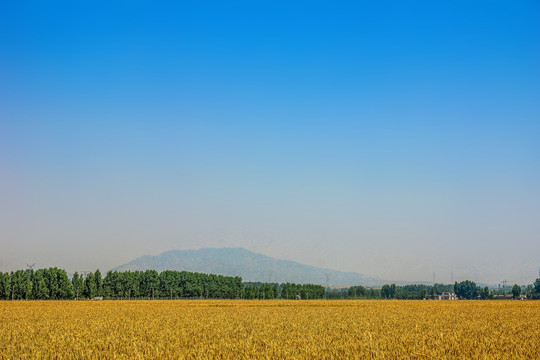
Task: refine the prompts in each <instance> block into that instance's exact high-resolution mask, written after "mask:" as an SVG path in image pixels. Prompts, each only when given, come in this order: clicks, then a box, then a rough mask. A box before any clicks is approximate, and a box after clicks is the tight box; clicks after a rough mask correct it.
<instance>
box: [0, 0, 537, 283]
mask: <svg viewBox="0 0 540 360" xmlns="http://www.w3.org/2000/svg"><path fill="white" fill-rule="evenodd" d="M539 185H540V3H539V2H538V1H326V2H319V1H305V2H298V1H246V2H236V1H229V2H225V1H217V2H210V1H177V2H171V3H158V2H155V1H152V2H141V1H118V2H111V1H107V2H103V3H100V2H94V1H92V2H83V1H67V2H55V1H51V2H43V1H11V2H7V1H3V2H2V3H1V4H0V271H8V270H14V269H18V268H24V267H25V265H26V263H36V267H46V266H58V267H62V268H65V269H66V270H68V271H75V270H78V271H82V270H94V269H96V268H100V269H101V270H102V271H106V270H108V269H110V268H112V267H114V266H117V265H120V264H122V263H125V262H127V261H129V260H132V259H133V258H135V257H137V256H140V255H143V254H158V253H160V252H162V251H166V250H170V249H191V248H200V247H245V248H247V249H249V250H252V251H256V252H261V253H264V254H267V255H270V256H274V257H279V258H285V259H291V260H296V261H299V262H303V263H307V264H312V265H316V266H325V267H330V268H334V269H337V270H347V271H357V272H360V273H364V274H367V275H371V276H378V277H381V278H383V279H389V280H431V279H432V273H433V272H435V273H436V280H437V281H441V282H444V281H450V274H451V273H452V272H453V274H454V280H462V279H465V278H469V279H472V280H475V281H479V282H492V283H496V282H498V281H501V280H503V279H506V280H509V281H518V282H521V283H530V282H532V281H534V278H535V277H537V276H538V267H539V266H540V186H539Z"/></svg>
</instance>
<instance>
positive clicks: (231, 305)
mask: <svg viewBox="0 0 540 360" xmlns="http://www.w3.org/2000/svg"><path fill="white" fill-rule="evenodd" d="M539 318H540V302H536V301H528V302H527V301H521V302H520V301H447V302H443V301H352V300H351V301H324V300H319V301H286V300H282V301H281V300H275V301H271V300H269V301H247V300H237V301H234V300H231V301H227V300H195V301H182V300H176V301H175V300H172V301H164V300H163V301H96V302H92V301H79V302H77V301H13V302H10V301H2V302H0V334H1V335H0V359H36V358H68V359H105V358H107V359H111V358H117V359H137V358H145V359H147V358H150V359H152V358H155V359H158V358H159V359H162V358H171V359H177V358H229V359H233V358H234V359H236V358H257V357H259V358H260V357H267V358H304V359H313V358H359V359H360V358H361V359H365V358H375V359H408V358H426V359H433V358H438V359H470V358H481V359H484V358H488V359H515V358H526V359H538V358H540V347H539V346H538V345H539V340H538V339H539V338H540V321H538V319H539Z"/></svg>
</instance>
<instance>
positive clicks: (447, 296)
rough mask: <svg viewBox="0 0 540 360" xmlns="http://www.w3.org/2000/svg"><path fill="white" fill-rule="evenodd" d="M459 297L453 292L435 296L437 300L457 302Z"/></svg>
mask: <svg viewBox="0 0 540 360" xmlns="http://www.w3.org/2000/svg"><path fill="white" fill-rule="evenodd" d="M457 299H458V297H457V295H456V294H454V293H453V292H443V293H442V294H440V295H435V300H457Z"/></svg>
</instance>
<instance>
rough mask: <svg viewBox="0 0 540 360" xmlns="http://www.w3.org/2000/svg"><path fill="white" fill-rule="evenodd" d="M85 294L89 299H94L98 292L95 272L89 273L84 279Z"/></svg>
mask: <svg viewBox="0 0 540 360" xmlns="http://www.w3.org/2000/svg"><path fill="white" fill-rule="evenodd" d="M83 294H84V296H85V297H86V298H88V299H92V298H94V297H95V296H96V294H97V287H96V281H95V277H94V274H93V273H91V272H90V273H88V275H86V279H84V292H83Z"/></svg>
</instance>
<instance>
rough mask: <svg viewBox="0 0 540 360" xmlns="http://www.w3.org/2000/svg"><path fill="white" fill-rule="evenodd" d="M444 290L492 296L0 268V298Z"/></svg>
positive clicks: (405, 296)
mask: <svg viewBox="0 0 540 360" xmlns="http://www.w3.org/2000/svg"><path fill="white" fill-rule="evenodd" d="M443 292H455V294H456V295H457V296H458V297H459V298H460V299H479V298H480V299H491V298H493V293H492V292H491V291H490V289H488V287H484V288H481V287H479V286H477V285H476V283H474V282H473V281H470V280H465V281H461V282H456V283H455V284H453V285H451V284H450V285H445V284H435V285H424V284H412V285H403V286H398V285H396V284H390V285H384V286H382V288H381V289H374V288H366V287H364V286H361V285H359V286H352V287H349V288H337V289H336V288H326V289H325V288H324V287H323V286H321V285H313V284H293V283H285V284H278V283H262V282H247V283H243V282H242V278H240V277H232V276H223V275H214V274H203V273H193V272H187V271H173V270H166V271H163V272H161V273H158V272H157V271H155V270H146V271H123V272H121V271H109V272H107V274H106V275H105V277H102V275H101V273H100V271H99V270H97V271H96V272H93V273H92V272H90V273H86V274H85V275H84V276H82V275H79V274H78V273H75V274H73V276H72V278H71V279H69V277H68V275H67V273H66V271H65V270H62V269H58V268H48V269H40V270H36V271H33V270H17V271H14V272H11V273H1V272H0V300H60V299H93V298H96V297H103V298H106V299H180V298H183V299H186V298H197V299H250V300H255V299H259V300H265V299H290V300H293V299H302V300H312V299H323V298H326V299H402V300H421V299H432V298H435V296H436V295H438V294H441V293H443ZM511 293H512V295H513V297H514V298H518V297H519V295H520V294H525V295H526V296H527V298H534V299H540V279H536V282H535V283H534V284H533V285H528V286H526V287H523V290H522V289H521V287H520V286H519V285H514V286H513V287H512V289H511Z"/></svg>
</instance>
